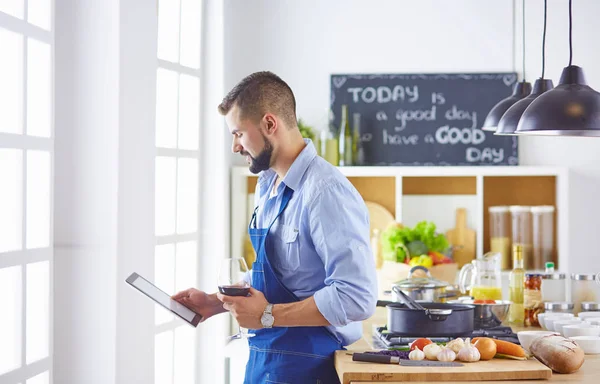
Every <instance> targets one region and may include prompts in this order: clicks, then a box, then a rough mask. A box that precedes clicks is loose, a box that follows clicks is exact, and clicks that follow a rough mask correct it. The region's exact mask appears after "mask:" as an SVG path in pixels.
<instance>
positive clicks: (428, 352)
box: [423, 343, 442, 360]
mask: <svg viewBox="0 0 600 384" xmlns="http://www.w3.org/2000/svg"><path fill="white" fill-rule="evenodd" d="M441 351H442V347H440V346H439V345H437V344H436V343H432V344H427V345H426V346H425V347H424V348H423V352H425V358H427V360H437V355H438V353H440V352H441Z"/></svg>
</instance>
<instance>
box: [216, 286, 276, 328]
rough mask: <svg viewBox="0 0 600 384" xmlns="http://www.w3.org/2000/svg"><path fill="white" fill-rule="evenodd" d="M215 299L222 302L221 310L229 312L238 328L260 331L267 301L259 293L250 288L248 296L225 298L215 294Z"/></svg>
mask: <svg viewBox="0 0 600 384" xmlns="http://www.w3.org/2000/svg"><path fill="white" fill-rule="evenodd" d="M217 298H218V299H219V300H221V301H222V302H223V308H225V309H226V310H228V311H229V312H231V314H232V315H233V317H235V319H236V320H237V322H238V324H239V325H240V327H244V328H250V329H260V328H262V327H263V326H262V324H261V322H260V318H261V317H262V314H263V312H264V311H265V308H266V307H267V304H268V302H267V299H266V298H265V295H263V293H262V292H261V291H258V290H256V289H254V288H250V296H226V295H223V294H221V293H217Z"/></svg>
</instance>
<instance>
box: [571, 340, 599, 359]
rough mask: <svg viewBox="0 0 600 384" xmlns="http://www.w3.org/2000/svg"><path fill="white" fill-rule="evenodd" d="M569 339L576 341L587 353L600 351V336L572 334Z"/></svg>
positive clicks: (593, 353) (591, 353)
mask: <svg viewBox="0 0 600 384" xmlns="http://www.w3.org/2000/svg"><path fill="white" fill-rule="evenodd" d="M571 340H573V341H574V342H576V343H577V345H579V346H580V347H581V349H583V352H585V353H586V354H587V355H595V354H598V353H600V337H598V336H573V337H571Z"/></svg>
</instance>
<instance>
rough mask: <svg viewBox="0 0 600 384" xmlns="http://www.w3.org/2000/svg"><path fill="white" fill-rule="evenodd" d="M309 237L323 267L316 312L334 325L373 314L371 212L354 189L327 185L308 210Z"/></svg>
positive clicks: (373, 287) (374, 297)
mask: <svg viewBox="0 0 600 384" xmlns="http://www.w3.org/2000/svg"><path fill="white" fill-rule="evenodd" d="M308 208H309V211H308V214H309V217H310V228H311V237H312V240H313V243H314V245H315V249H316V251H317V253H318V255H319V257H321V259H322V261H323V263H324V265H325V273H326V278H325V287H323V288H321V289H320V290H318V291H316V292H315V294H314V299H315V302H316V304H317V308H318V309H319V311H320V312H321V314H322V315H323V317H325V319H327V321H329V323H330V324H331V325H333V326H336V327H339V326H344V325H347V324H349V323H351V322H353V321H362V320H365V319H367V318H369V317H370V316H372V314H373V313H374V312H375V306H376V302H377V277H376V272H375V262H374V259H373V256H372V252H371V248H370V241H369V236H370V233H369V232H370V227H369V213H368V210H367V208H366V205H365V203H364V201H363V199H362V197H361V196H360V195H359V194H358V192H357V191H356V190H354V189H353V188H351V187H350V186H348V185H344V184H343V183H336V184H333V185H328V186H327V187H325V189H324V190H322V191H320V193H319V194H318V195H317V196H316V198H315V199H314V200H313V201H312V202H311V203H310V204H309V206H308Z"/></svg>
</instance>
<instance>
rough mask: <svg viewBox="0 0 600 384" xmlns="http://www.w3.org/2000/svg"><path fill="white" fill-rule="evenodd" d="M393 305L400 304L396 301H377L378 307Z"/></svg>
mask: <svg viewBox="0 0 600 384" xmlns="http://www.w3.org/2000/svg"><path fill="white" fill-rule="evenodd" d="M391 304H398V303H396V302H395V301H389V300H377V307H387V306H388V305H391Z"/></svg>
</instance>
